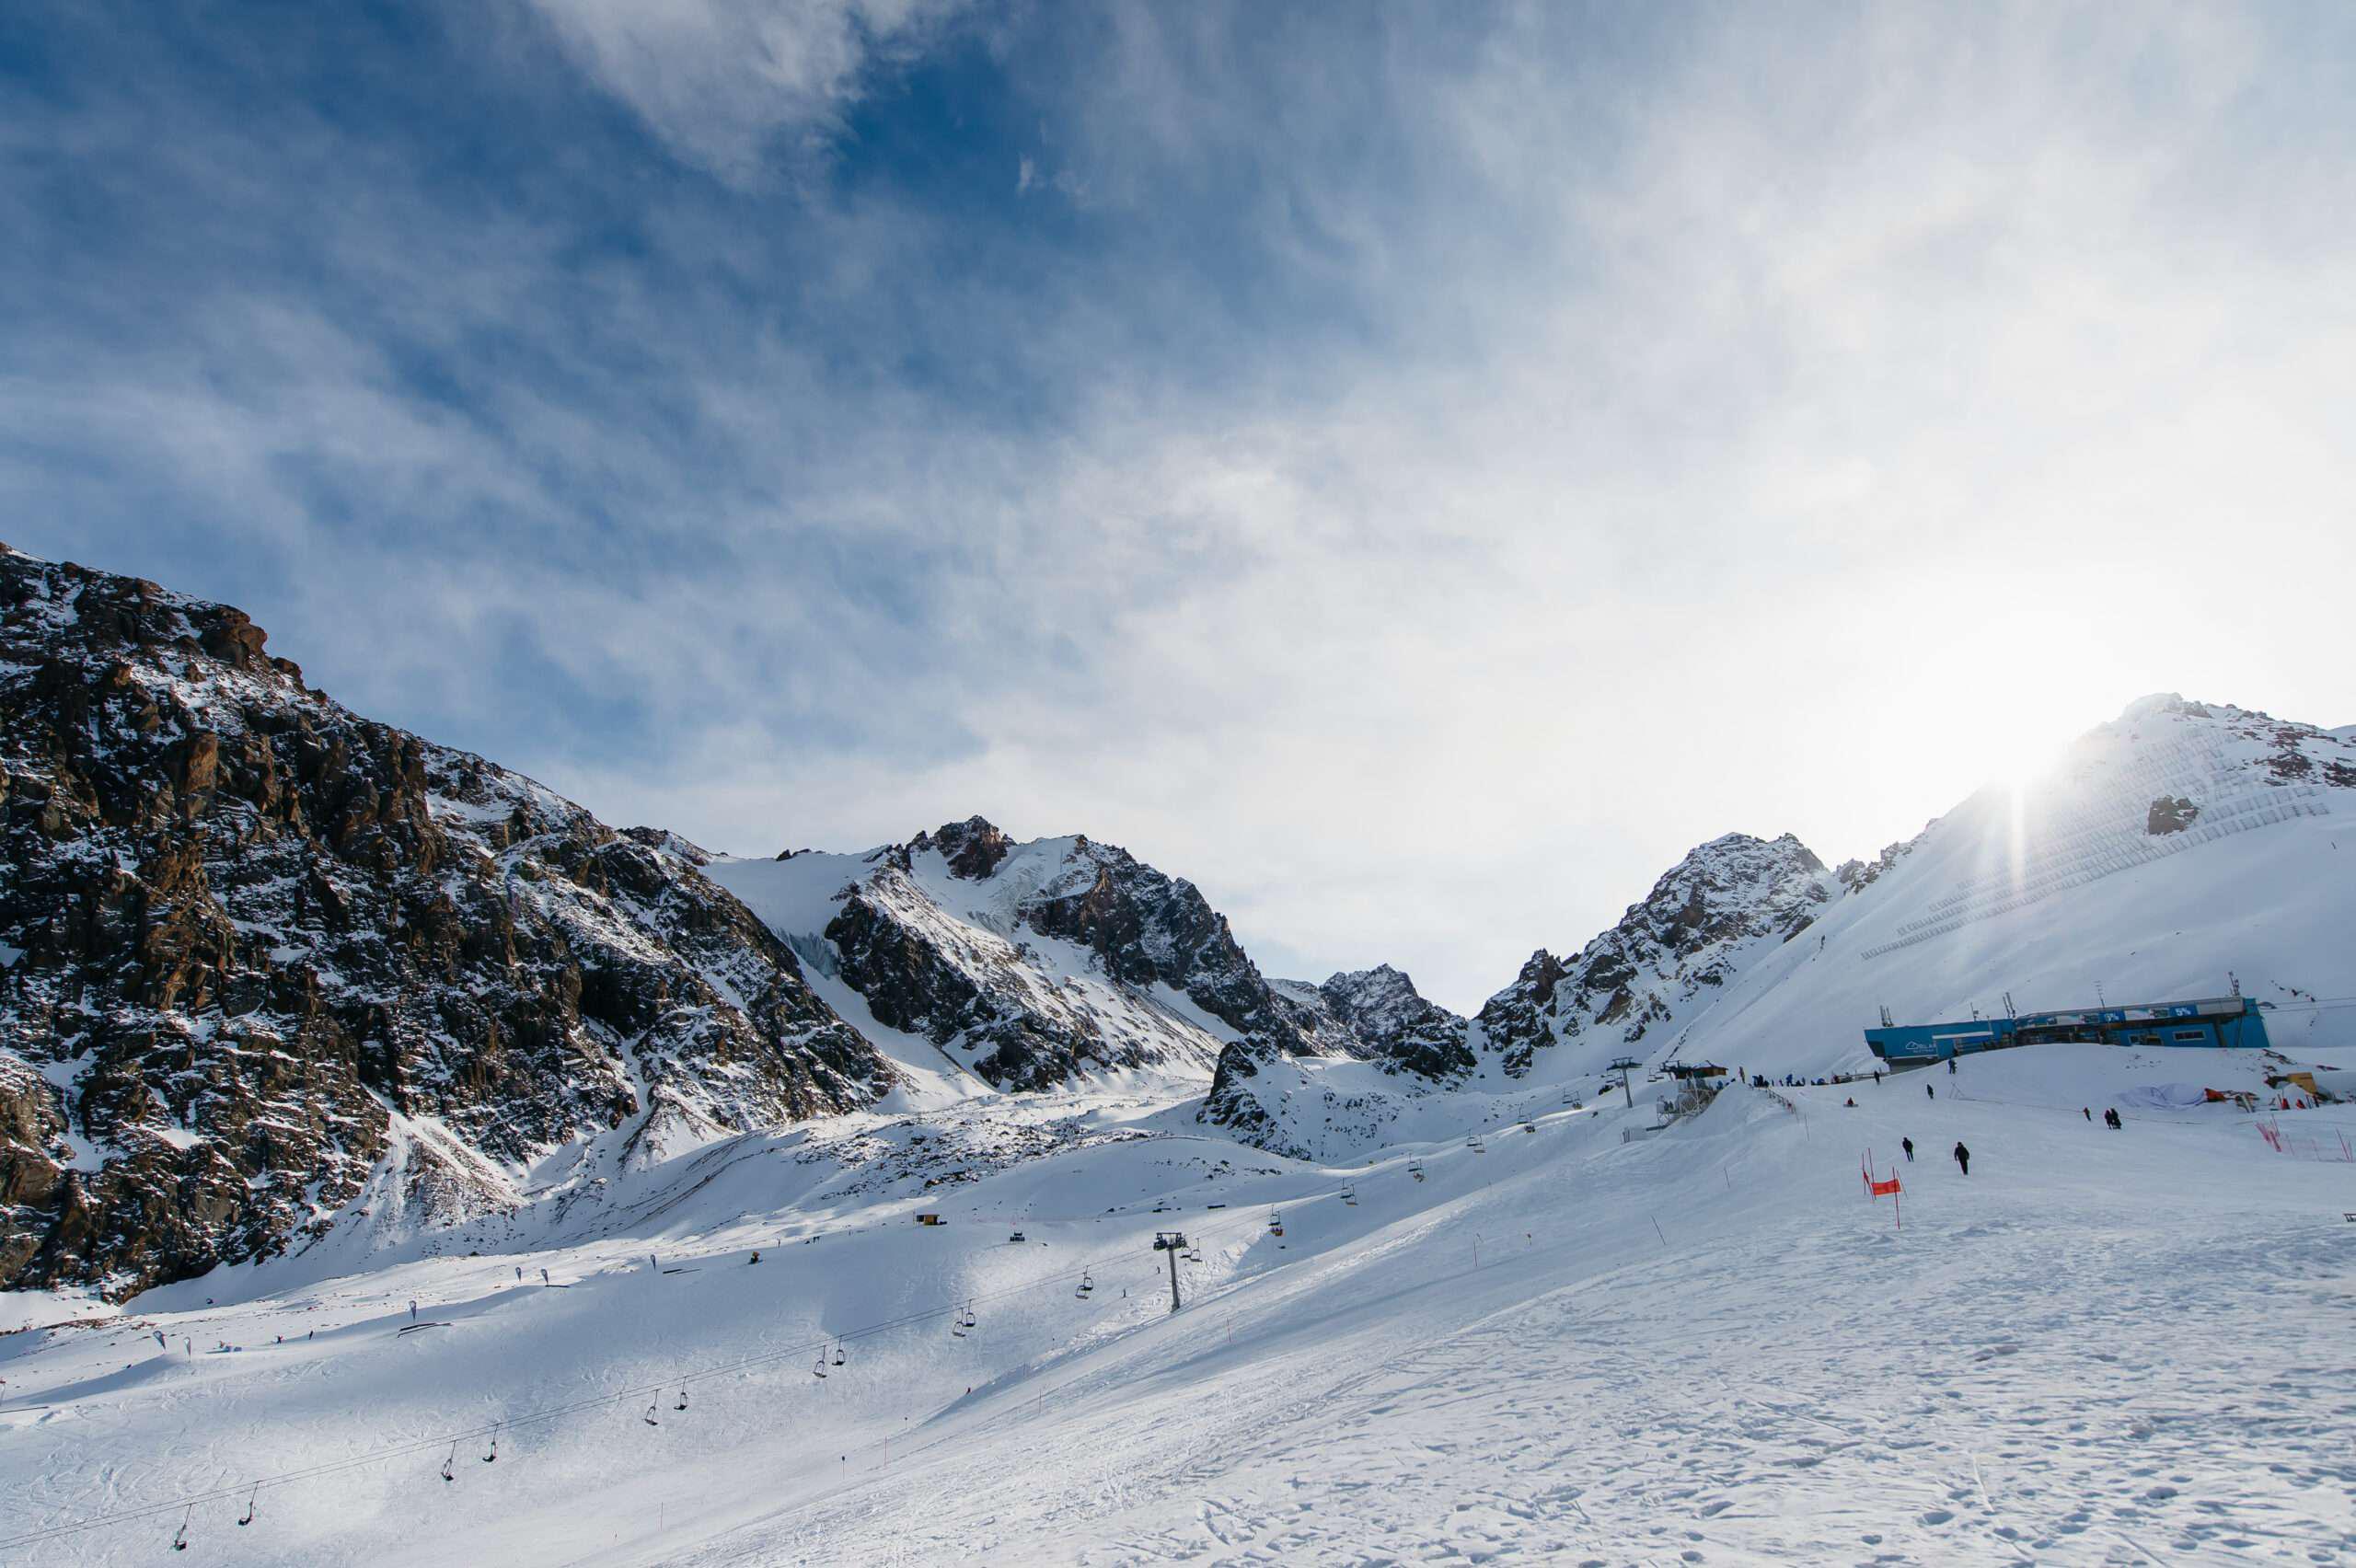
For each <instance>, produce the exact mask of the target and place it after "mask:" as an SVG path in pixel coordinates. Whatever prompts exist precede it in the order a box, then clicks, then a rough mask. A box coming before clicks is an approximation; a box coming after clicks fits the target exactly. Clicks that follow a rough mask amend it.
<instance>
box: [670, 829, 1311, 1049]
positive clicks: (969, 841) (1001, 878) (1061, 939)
mask: <svg viewBox="0 0 2356 1568" xmlns="http://www.w3.org/2000/svg"><path fill="white" fill-rule="evenodd" d="M712 874H713V875H714V876H715V877H716V878H718V879H719V880H720V881H722V882H723V883H725V884H727V885H729V886H732V887H733V888H736V889H737V890H738V891H740V892H741V893H742V894H743V895H744V896H745V898H746V899H747V900H748V901H749V902H750V903H751V904H752V905H754V906H755V907H756V908H757V909H759V910H760V911H761V912H762V914H763V916H764V917H765V918H768V920H770V921H771V923H772V927H773V928H774V929H776V930H778V931H779V932H780V934H783V935H785V936H787V937H788V938H789V939H791V940H796V941H798V942H802V943H803V944H805V945H804V951H811V952H814V953H816V954H817V955H818V957H819V959H820V961H821V963H822V966H823V967H824V968H825V969H826V973H828V974H832V975H833V976H835V977H836V978H837V979H839V980H841V981H842V982H843V983H845V984H846V985H848V986H850V987H851V988H852V989H854V990H856V991H857V992H858V993H859V994H860V997H861V998H862V999H863V1000H864V1001H865V1002H866V1004H867V1007H868V1010H869V1011H870V1012H871V1013H872V1015H873V1016H874V1018H875V1019H876V1020H877V1021H878V1022H880V1023H882V1024H883V1025H884V1026H885V1027H886V1028H888V1029H892V1030H895V1031H899V1032H904V1033H907V1034H911V1035H916V1036H920V1037H921V1038H922V1039H923V1040H924V1041H927V1042H930V1045H931V1046H933V1047H937V1048H938V1049H939V1050H940V1051H941V1052H942V1053H944V1054H945V1055H948V1056H949V1057H950V1059H951V1060H953V1061H954V1062H956V1063H957V1064H958V1065H959V1066H962V1067H964V1068H966V1069H968V1070H970V1071H972V1072H973V1073H975V1074H976V1076H978V1077H980V1078H984V1079H985V1080H986V1081H987V1082H989V1083H990V1084H992V1085H994V1086H996V1087H998V1088H1000V1089H1006V1090H1041V1089H1047V1088H1052V1087H1055V1086H1057V1085H1059V1084H1062V1083H1065V1082H1068V1081H1070V1080H1071V1079H1073V1078H1077V1077H1081V1076H1085V1075H1088V1074H1091V1073H1097V1072H1101V1071H1106V1070H1113V1069H1126V1068H1134V1067H1149V1068H1157V1069H1165V1070H1169V1071H1173V1072H1177V1073H1181V1074H1185V1075H1195V1074H1199V1073H1201V1072H1204V1071H1207V1070H1208V1069H1209V1068H1210V1067H1211V1066H1212V1065H1213V1063H1214V1061H1215V1060H1216V1059H1217V1058H1218V1055H1220V1053H1221V1052H1222V1051H1223V1050H1225V1049H1228V1048H1229V1047H1230V1044H1232V1043H1235V1042H1239V1041H1241V1042H1244V1043H1248V1044H1249V1045H1250V1046H1251V1047H1252V1048H1253V1049H1267V1050H1273V1051H1302V1050H1306V1049H1310V1048H1311V1047H1310V1046H1308V1045H1307V1044H1305V1043H1304V1040H1303V1035H1302V1030H1303V1023H1302V1020H1301V1019H1300V1017H1299V1013H1298V1010H1297V1009H1294V1008H1293V1007H1292V1006H1290V1005H1289V1004H1288V1002H1287V1001H1286V1000H1285V999H1284V998H1281V997H1277V996H1276V994H1275V993H1274V992H1273V991H1272V990H1271V989H1270V987H1269V986H1268V983H1267V981H1266V980H1265V979H1264V978H1263V977H1262V975H1261V974H1260V972H1259V970H1258V968H1257V967H1256V966H1255V965H1254V964H1253V963H1252V960H1251V959H1250V957H1249V956H1247V955H1246V954H1245V953H1244V951H1243V950H1242V947H1241V946H1240V945H1238V943H1237V942H1236V940H1235V937H1234V933H1233V932H1232V931H1231V930H1230V928H1229V925H1228V922H1227V919H1226V917H1223V916H1222V915H1220V914H1219V913H1218V911H1217V910H1215V909H1213V908H1212V907H1211V906H1210V905H1209V903H1208V902H1207V901H1206V900H1205V899H1204V897H1203V896H1202V894H1201V893H1200V892H1199V891H1198V890H1197V889H1196V888H1195V885H1194V884H1193V883H1192V882H1186V881H1185V880H1184V879H1182V878H1177V877H1172V876H1169V875H1166V874H1165V873H1163V872H1162V871H1160V870H1156V869H1155V868H1154V867H1152V866H1150V865H1148V864H1146V863H1145V862H1144V861H1141V860H1139V859H1137V858H1136V857H1135V856H1133V855H1131V854H1130V853H1129V852H1128V851H1127V850H1126V849H1123V848H1121V847H1118V846H1116V845H1111V844H1104V843H1101V842H1098V841H1095V840H1092V839H1090V838H1087V837H1085V836H1069V837H1063V838H1042V839H1033V840H1030V841H1028V842H1022V843H1017V842H1015V841H1014V840H1012V839H1011V838H1010V837H1009V836H1007V835H1006V834H1005V833H1003V832H1001V831H1000V830H999V828H998V827H996V826H995V825H993V824H991V823H989V822H988V821H987V820H985V819H983V818H981V817H971V818H968V819H967V820H965V821H964V822H962V823H951V824H947V825H945V826H942V827H940V828H937V829H934V830H933V831H931V832H929V833H920V834H918V835H917V836H916V837H914V838H912V839H910V840H908V841H907V842H906V843H904V844H898V845H893V846H889V847H885V848H883V849H879V850H875V851H872V852H870V853H868V854H866V855H861V856H841V855H836V856H803V857H796V858H795V859H791V860H789V861H785V862H782V863H780V862H756V861H723V862H721V863H719V864H717V865H715V866H714V867H713V868H712Z"/></svg>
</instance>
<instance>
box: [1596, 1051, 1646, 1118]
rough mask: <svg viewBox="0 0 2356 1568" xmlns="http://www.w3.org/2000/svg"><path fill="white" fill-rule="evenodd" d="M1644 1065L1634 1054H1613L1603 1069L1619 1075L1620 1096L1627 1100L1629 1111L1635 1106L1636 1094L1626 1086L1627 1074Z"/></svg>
mask: <svg viewBox="0 0 2356 1568" xmlns="http://www.w3.org/2000/svg"><path fill="white" fill-rule="evenodd" d="M1644 1065H1645V1064H1644V1063H1642V1062H1640V1061H1638V1060H1637V1059H1636V1058H1635V1057H1634V1056H1614V1057H1612V1058H1611V1066H1609V1067H1607V1068H1606V1069H1605V1071H1607V1072H1614V1073H1618V1074H1619V1075H1620V1098H1621V1099H1623V1100H1624V1101H1627V1102H1628V1109H1629V1110H1631V1111H1634V1109H1635V1108H1636V1096H1635V1094H1634V1091H1632V1090H1630V1089H1629V1088H1628V1075H1629V1074H1630V1073H1633V1072H1634V1071H1635V1070H1636V1069H1637V1068H1638V1067H1641V1066H1644Z"/></svg>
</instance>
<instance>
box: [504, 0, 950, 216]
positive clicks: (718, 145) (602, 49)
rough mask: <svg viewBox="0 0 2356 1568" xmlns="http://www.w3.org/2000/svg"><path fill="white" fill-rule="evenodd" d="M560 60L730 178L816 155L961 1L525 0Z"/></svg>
mask: <svg viewBox="0 0 2356 1568" xmlns="http://www.w3.org/2000/svg"><path fill="white" fill-rule="evenodd" d="M528 4H530V5H531V6H532V7H533V8H534V9H535V10H537V12H538V13H539V14H540V15H541V16H542V17H545V18H546V19H547V21H548V23H549V26H550V27H551V28H552V29H554V30H555V32H556V35H557V37H558V38H559V39H560V40H561V41H562V43H563V45H564V47H565V50H566V52H568V53H569V54H570V55H571V56H572V58H573V59H574V60H575V61H576V62H577V63H579V64H580V65H581V67H582V68H583V70H585V71H587V72H589V73H590V74H591V75H593V76H595V78H596V80H597V81H599V82H600V83H602V84H603V85H604V86H606V88H607V89H608V90H609V91H611V92H612V93H613V94H614V95H615V96H616V97H618V98H620V99H621V100H622V101H623V102H625V103H627V104H629V106H630V108H631V109H633V110H636V111H637V112H638V114H639V115H640V116H641V117H642V118H643V119H644V120H645V121H646V123H647V124H648V125H649V126H650V127H652V128H653V130H654V131H655V133H657V134H659V135H660V136H662V137H663V139H664V141H665V142H667V143H668V144H670V145H671V146H672V147H673V148H674V149H675V150H676V152H677V153H678V154H679V155H680V156H683V157H685V158H687V159H688V160H690V161H692V162H694V163H697V164H699V165H702V166H704V167H708V168H710V169H711V170H712V171H713V172H714V173H717V174H720V175H722V176H723V177H725V178H728V179H745V178H749V177H751V176H752V175H754V174H755V173H756V171H757V170H758V169H759V167H761V164H762V160H763V158H764V156H765V155H770V154H773V153H775V152H777V151H778V150H779V148H778V144H779V143H780V141H782V143H783V145H784V149H785V150H786V151H787V152H789V153H791V154H794V155H799V154H802V153H805V152H807V151H809V150H810V149H812V148H814V147H817V146H822V145H823V144H825V142H826V140H827V139H828V138H829V137H830V136H831V135H832V134H833V133H834V132H835V131H836V130H837V127H838V126H839V125H840V123H841V117H842V115H843V113H844V111H845V110H846V109H847V108H848V107H849V105H851V104H852V103H855V102H857V101H858V99H859V98H860V96H861V95H862V93H863V91H864V90H865V87H866V84H867V79H868V75H869V74H870V73H871V72H872V71H873V70H875V69H877V68H878V67H879V66H881V65H888V64H890V63H893V62H895V61H904V60H907V59H909V58H911V57H913V56H914V55H915V54H917V53H918V52H920V51H921V50H922V48H923V47H924V44H925V42H926V40H927V39H928V37H929V36H930V33H931V32H932V30H933V29H937V28H938V27H940V26H941V24H943V23H944V22H945V21H947V20H948V18H949V17H951V16H953V14H954V13H955V12H957V11H958V10H960V9H961V8H963V5H964V0H528Z"/></svg>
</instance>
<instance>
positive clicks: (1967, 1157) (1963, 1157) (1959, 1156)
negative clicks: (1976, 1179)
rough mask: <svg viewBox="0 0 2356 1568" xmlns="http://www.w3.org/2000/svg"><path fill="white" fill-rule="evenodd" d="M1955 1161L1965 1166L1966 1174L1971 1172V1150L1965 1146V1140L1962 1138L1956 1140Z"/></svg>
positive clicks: (1964, 1171)
mask: <svg viewBox="0 0 2356 1568" xmlns="http://www.w3.org/2000/svg"><path fill="white" fill-rule="evenodd" d="M1955 1162H1956V1163H1957V1164H1958V1165H1959V1166H1961V1167H1963V1173H1964V1174H1965V1175H1966V1176H1969V1175H1970V1174H1971V1151H1970V1150H1969V1149H1968V1148H1966V1147H1963V1140H1962V1139H1960V1138H1958V1139H1957V1140H1956V1146H1955Z"/></svg>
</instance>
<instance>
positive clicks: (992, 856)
mask: <svg viewBox="0 0 2356 1568" xmlns="http://www.w3.org/2000/svg"><path fill="white" fill-rule="evenodd" d="M907 847H908V848H909V850H910V851H911V852H914V851H917V850H921V849H932V850H937V851H939V853H940V855H941V859H944V860H946V861H947V862H949V870H951V871H952V872H953V874H955V875H957V876H961V877H964V878H965V879H966V880H967V881H969V882H970V881H979V880H980V879H981V878H983V877H986V876H988V875H989V874H990V873H991V872H992V871H994V870H998V867H999V861H1001V860H1003V859H1006V856H1007V851H1008V850H1010V849H1011V848H1013V847H1014V841H1013V840H1012V839H1010V838H1009V837H1007V836H1006V835H1005V834H1004V833H1001V832H1000V831H999V828H998V825H997V824H995V823H992V822H990V821H989V820H988V819H987V818H985V817H978V816H970V817H967V818H966V819H965V820H964V822H953V823H950V824H946V825H944V826H942V827H941V828H940V829H938V830H936V831H934V832H932V833H919V834H918V835H917V836H916V837H915V838H913V839H911V840H909V842H908V846H907Z"/></svg>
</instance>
